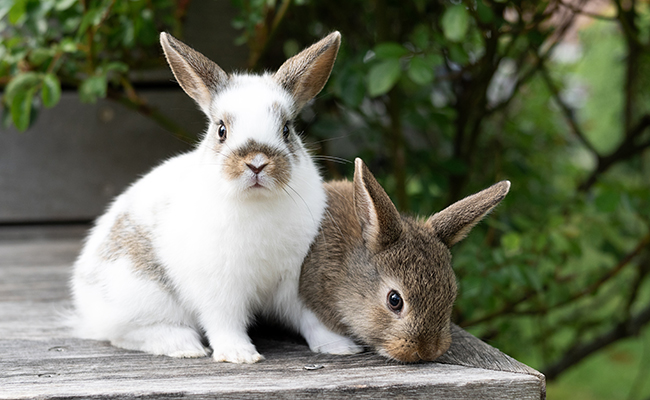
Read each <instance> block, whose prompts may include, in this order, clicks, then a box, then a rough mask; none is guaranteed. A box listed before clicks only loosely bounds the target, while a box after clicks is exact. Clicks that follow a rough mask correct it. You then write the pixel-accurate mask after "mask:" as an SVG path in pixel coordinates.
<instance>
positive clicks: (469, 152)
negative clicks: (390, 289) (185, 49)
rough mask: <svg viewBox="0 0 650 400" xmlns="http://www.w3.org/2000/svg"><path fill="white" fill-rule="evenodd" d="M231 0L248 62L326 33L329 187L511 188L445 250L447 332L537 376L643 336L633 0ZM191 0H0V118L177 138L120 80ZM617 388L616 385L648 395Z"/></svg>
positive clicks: (641, 74) (639, 10)
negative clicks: (71, 103)
mask: <svg viewBox="0 0 650 400" xmlns="http://www.w3.org/2000/svg"><path fill="white" fill-rule="evenodd" d="M195 1H198V0H195ZM232 3H233V5H234V6H235V7H236V8H237V9H238V10H239V16H238V17H237V18H236V19H235V20H234V21H233V24H234V26H236V27H237V28H238V29H241V32H242V35H241V37H240V39H239V40H238V43H240V44H242V45H247V46H248V47H249V49H250V57H249V60H248V62H249V67H250V68H252V69H257V70H261V69H264V68H275V67H277V66H278V65H280V63H281V62H282V60H284V59H285V58H286V57H288V56H291V55H293V54H295V53H296V52H297V51H298V50H299V49H301V48H302V47H304V46H306V45H308V44H310V43H312V42H313V41H315V40H317V39H318V38H320V37H322V36H323V35H325V34H326V33H328V32H329V31H331V30H335V29H336V30H339V31H341V33H342V36H343V44H342V47H341V50H340V53H339V57H338V60H337V63H336V65H335V69H334V71H333V73H332V77H331V79H330V82H329V83H328V86H327V87H326V89H325V90H324V91H323V92H322V94H321V95H320V96H319V98H318V99H317V101H316V102H315V103H314V104H312V105H311V106H310V107H309V109H308V110H307V111H306V112H305V113H303V121H302V125H303V127H304V128H305V131H306V132H307V138H308V139H309V140H312V141H313V145H314V146H315V148H316V150H317V151H318V152H319V153H320V154H321V155H322V156H323V163H324V166H325V167H326V169H327V174H328V177H330V178H338V177H342V176H345V177H350V176H351V174H352V169H353V167H352V164H350V163H345V162H343V163H340V162H338V161H339V158H337V157H342V158H345V159H348V160H349V159H351V158H352V157H354V156H360V157H362V158H363V159H364V160H365V161H366V163H367V164H368V165H369V166H370V169H371V170H372V171H373V172H374V173H375V174H376V175H377V177H378V179H379V180H380V182H381V183H382V184H383V185H384V187H385V188H386V189H387V191H388V193H389V194H390V195H391V197H392V198H393V199H394V201H395V202H396V204H397V205H398V207H399V208H400V209H401V210H402V211H405V212H410V213H413V214H419V215H423V216H425V215H429V214H431V213H433V212H435V211H437V210H440V209H442V208H443V207H445V206H446V205H448V204H450V203H451V202H453V201H455V200H457V199H459V198H461V197H463V196H465V195H468V194H471V193H473V192H475V191H478V190H480V189H482V188H485V187H487V186H489V185H491V184H492V183H494V182H496V181H499V180H502V179H509V180H510V181H511V182H512V189H511V192H510V194H509V195H508V197H507V198H506V199H505V200H504V202H503V204H502V205H501V206H500V207H499V208H498V210H497V211H496V212H495V213H494V214H493V215H492V216H490V217H488V218H487V219H486V221H485V223H483V224H481V225H479V226H478V227H477V228H475V229H474V231H473V232H472V234H471V235H470V236H469V237H468V238H467V239H466V240H465V241H464V242H462V243H461V244H459V245H458V246H457V248H455V249H454V257H455V258H454V264H455V269H456V272H457V276H458V278H459V285H460V295H459V298H458V301H457V304H456V310H455V315H454V320H455V322H456V323H458V324H459V325H461V326H463V327H465V328H467V329H469V330H470V331H471V332H472V333H474V334H475V335H477V336H479V337H481V338H483V339H485V340H487V341H489V343H490V344H492V345H494V346H496V347H498V348H500V349H501V350H503V351H504V352H506V353H508V354H510V355H512V356H514V357H515V358H517V359H519V360H521V361H523V362H525V363H528V364H529V365H531V366H533V367H535V368H538V369H540V370H542V372H545V373H546V374H547V376H548V377H549V378H550V379H554V378H555V377H558V376H560V375H562V374H563V373H565V371H567V370H568V371H571V370H570V369H569V368H570V367H571V366H573V365H575V364H577V363H579V362H580V361H582V360H583V359H585V357H587V356H589V355H591V354H593V353H598V352H599V354H600V355H599V356H597V357H603V356H602V354H605V353H603V351H611V350H603V349H608V347H607V346H609V345H610V344H612V343H614V342H617V341H620V340H623V339H625V338H628V337H632V336H636V335H638V333H639V332H640V330H641V328H642V327H643V326H645V325H647V323H648V322H649V321H650V278H648V277H649V274H648V273H649V272H650V252H649V251H648V247H649V245H650V163H649V161H650V152H648V151H647V149H648V147H650V132H649V131H650V129H649V127H650V43H649V40H650V9H649V4H648V2H647V1H640V0H637V1H633V0H628V1H615V0H613V1H609V2H602V3H600V6H598V7H596V8H595V9H594V8H588V4H589V2H586V1H582V0H578V1H574V2H563V1H559V0H553V1H514V0H498V1H497V0H475V1H443V0H439V1H424V0H408V1H398V0H372V1H361V0H346V1H338V0H329V1H319V0H301V1H290V0H286V1H281V0H234V1H232ZM187 6H188V2H187V1H176V2H174V1H172V0H150V1H140V0H132V1H125V0H114V1H111V0H101V1H91V0H86V1H82V2H74V1H66V0H61V1H54V0H49V1H35V0H0V31H1V32H2V34H1V35H0V84H3V85H5V90H4V96H3V107H4V113H3V116H4V117H3V119H4V121H5V123H13V124H15V125H16V126H17V127H18V128H20V129H23V130H24V129H26V128H27V127H28V126H29V124H30V123H31V122H32V121H33V120H34V118H35V116H36V111H37V110H38V108H39V107H41V106H45V107H52V106H54V105H55V104H56V103H57V102H58V99H59V97H60V93H61V84H63V85H65V86H69V87H72V88H76V89H77V90H78V91H79V94H80V98H81V100H82V101H94V100H95V99H96V98H98V97H109V98H112V99H114V100H117V101H120V102H122V103H123V104H127V105H130V106H132V107H133V108H135V109H138V110H140V111H146V112H147V113H149V115H152V116H153V117H154V118H156V119H157V120H158V121H159V122H161V123H162V124H164V125H165V126H166V127H168V128H169V129H170V130H172V131H174V132H176V133H177V134H178V135H184V133H183V132H182V130H180V129H179V128H178V127H177V126H175V125H174V124H173V121H167V120H165V118H164V116H160V115H157V114H156V113H155V110H150V109H147V106H146V104H144V103H143V102H142V101H141V99H140V98H139V97H138V94H137V91H136V90H135V89H134V87H133V86H132V85H131V83H130V81H129V79H128V71H129V70H132V69H134V68H141V67H143V66H147V64H148V63H150V62H151V60H159V58H158V57H157V54H158V53H159V50H158V49H157V45H156V43H155V41H156V40H155V39H156V37H157V32H158V31H160V30H173V31H176V32H177V34H178V33H180V32H181V31H180V26H181V23H182V17H183V15H184V13H185V10H186V8H187ZM579 16H580V17H581V19H578V17H579ZM576 21H577V22H576ZM125 27H126V28H125ZM571 46H575V47H571ZM566 49H568V51H567V50H566ZM572 49H573V50H572ZM198 50H200V49H198ZM563 52H564V53H567V54H569V55H571V57H564V58H562V57H560V55H561V54H562V53H563ZM151 54H156V56H152V55H151ZM643 337H644V338H645V339H643V340H644V341H645V342H647V338H648V335H647V330H646V334H645V336H643ZM626 346H627V345H626ZM610 349H611V347H610ZM643 354H647V352H646V353H643ZM592 359H593V358H592ZM589 360H591V359H589ZM589 362H591V361H589ZM639 362H640V363H642V364H643V365H646V366H647V363H648V359H647V357H646V358H644V359H643V360H641V361H639ZM570 373H572V372H570ZM574 375H575V374H574ZM578 375H579V374H578ZM630 390H631V391H630ZM630 390H627V389H624V390H623V392H622V393H623V394H621V393H618V394H619V395H621V396H627V395H628V394H629V398H643V397H644V396H645V397H647V396H650V388H649V387H647V385H646V387H645V388H644V387H643V386H641V387H640V389H639V386H638V385H637V386H635V389H630Z"/></svg>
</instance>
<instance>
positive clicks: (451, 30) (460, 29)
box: [440, 4, 470, 42]
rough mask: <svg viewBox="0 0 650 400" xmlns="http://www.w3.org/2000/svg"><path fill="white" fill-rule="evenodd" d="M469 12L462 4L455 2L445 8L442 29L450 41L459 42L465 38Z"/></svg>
mask: <svg viewBox="0 0 650 400" xmlns="http://www.w3.org/2000/svg"><path fill="white" fill-rule="evenodd" d="M469 18H470V16H469V13H468V12H467V10H466V9H465V6H464V5H463V4H456V5H453V6H451V7H449V8H448V9H446V10H445V13H444V14H443V15H442V20H441V21H440V22H441V24H442V31H443V33H444V34H445V37H446V38H447V39H449V40H451V41H452V42H460V41H461V40H463V39H464V38H465V35H466V34H467V30H468V28H469Z"/></svg>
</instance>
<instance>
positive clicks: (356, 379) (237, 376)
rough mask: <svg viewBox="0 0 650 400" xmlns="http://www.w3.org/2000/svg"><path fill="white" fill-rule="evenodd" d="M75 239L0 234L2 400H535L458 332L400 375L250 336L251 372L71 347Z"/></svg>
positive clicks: (80, 344)
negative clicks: (440, 351)
mask: <svg viewBox="0 0 650 400" xmlns="http://www.w3.org/2000/svg"><path fill="white" fill-rule="evenodd" d="M71 231H72V232H73V234H69V233H70V232H71ZM82 231H83V230H79V229H76V230H75V229H72V230H70V229H64V230H61V229H58V230H57V229H54V230H52V231H51V234H50V235H48V234H45V235H42V234H40V235H38V236H34V235H33V234H30V232H29V231H26V232H22V233H20V232H18V234H15V233H16V231H15V229H14V232H13V233H11V234H7V232H6V231H5V232H3V231H2V229H1V228H0V398H2V399H19V398H39V399H40V398H61V397H65V398H108V397H110V398H124V399H132V398H160V397H164V398H169V399H175V398H181V397H182V398H198V399H201V398H215V397H219V398H269V397H271V396H273V398H316V397H317V398H325V399H328V398H331V399H335V398H344V397H349V396H354V397H359V398H389V397H390V398H392V397H397V398H432V397H436V398H446V399H540V398H541V399H543V398H544V397H545V381H544V377H543V375H541V374H539V373H538V372H537V371H535V370H532V369H530V368H529V367H527V366H525V365H523V364H521V363H519V362H517V361H515V360H513V359H512V358H510V357H508V356H506V355H504V354H503V353H501V352H499V351H498V350H496V349H494V348H492V347H490V346H489V345H487V344H485V343H483V342H481V341H480V340H478V339H476V338H475V337H473V336H471V335H470V334H468V333H466V332H464V331H463V330H462V329H460V328H458V327H455V328H454V340H453V344H452V347H451V349H450V350H449V352H448V353H447V354H445V355H444V356H443V357H442V358H441V359H440V362H435V363H421V364H409V365H403V364H399V363H395V362H390V361H387V360H386V359H384V358H382V357H380V356H377V355H375V354H372V353H363V354H359V355H354V356H328V355H322V354H314V353H312V352H310V351H309V349H308V347H307V346H306V344H305V343H304V342H303V341H302V340H301V339H300V338H297V337H295V336H291V335H288V336H287V335H281V334H278V332H277V331H268V330H265V331H259V332H257V333H256V334H255V335H254V341H255V344H256V345H257V347H258V350H259V351H260V352H261V353H262V354H263V355H264V356H265V357H266V360H265V361H263V362H260V363H257V364H254V365H234V364H224V363H215V362H213V361H212V360H211V359H209V358H203V359H173V358H169V357H160V356H151V355H148V354H144V353H140V352H134V351H127V350H121V349H117V348H114V347H112V346H110V345H109V344H107V343H105V342H96V341H89V340H79V339H75V338H72V337H71V335H70V333H69V332H68V330H67V329H66V328H65V327H64V326H63V325H62V324H61V314H62V313H63V312H65V310H66V309H67V308H68V307H69V306H70V300H69V293H68V289H67V281H68V278H69V274H70V265H71V263H72V261H73V259H74V257H75V256H76V254H77V252H78V251H79V249H80V247H81V245H80V239H79V237H78V235H79V233H80V232H82ZM51 236H56V237H57V238H53V237H51ZM310 365H317V366H319V367H321V366H322V367H321V368H318V369H309V368H306V367H308V366H310Z"/></svg>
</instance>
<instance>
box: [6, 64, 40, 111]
mask: <svg viewBox="0 0 650 400" xmlns="http://www.w3.org/2000/svg"><path fill="white" fill-rule="evenodd" d="M41 79H42V76H41V75H40V74H38V73H36V72H31V71H30V72H23V73H21V74H18V75H16V76H15V77H14V78H13V79H12V80H11V81H9V84H8V85H7V87H6V89H5V101H6V102H7V104H11V103H12V102H13V99H14V97H15V96H17V95H18V93H21V92H25V91H28V90H31V89H32V88H35V87H36V86H37V85H38V84H39V83H41Z"/></svg>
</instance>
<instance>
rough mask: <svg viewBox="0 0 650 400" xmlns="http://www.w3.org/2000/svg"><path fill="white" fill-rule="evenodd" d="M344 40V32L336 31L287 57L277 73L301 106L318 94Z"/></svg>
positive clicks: (277, 77) (279, 81)
mask: <svg viewBox="0 0 650 400" xmlns="http://www.w3.org/2000/svg"><path fill="white" fill-rule="evenodd" d="M340 44H341V34H340V33H338V32H332V33H330V34H329V35H327V36H326V37H324V38H323V39H321V40H320V41H318V42H316V43H314V44H313V45H311V46H310V47H308V48H306V49H305V50H303V51H301V52H300V53H298V54H296V55H295V56H293V57H291V58H290V59H288V60H287V61H285V62H284V64H282V66H281V67H280V69H278V71H277V72H276V73H275V75H274V76H273V77H274V78H275V80H276V81H277V82H278V83H279V84H280V85H282V87H283V88H285V89H286V90H287V91H288V92H289V93H291V94H292V95H293V97H294V99H295V101H296V105H297V107H298V109H301V108H302V107H303V106H304V105H305V104H306V103H307V102H308V101H309V100H311V99H312V98H314V96H316V95H317V94H318V93H319V92H320V91H321V90H322V89H323V86H325V83H326V82H327V79H328V78H329V76H330V72H332V67H333V66H334V61H335V60H336V54H337V53H338V51H339V46H340Z"/></svg>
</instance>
